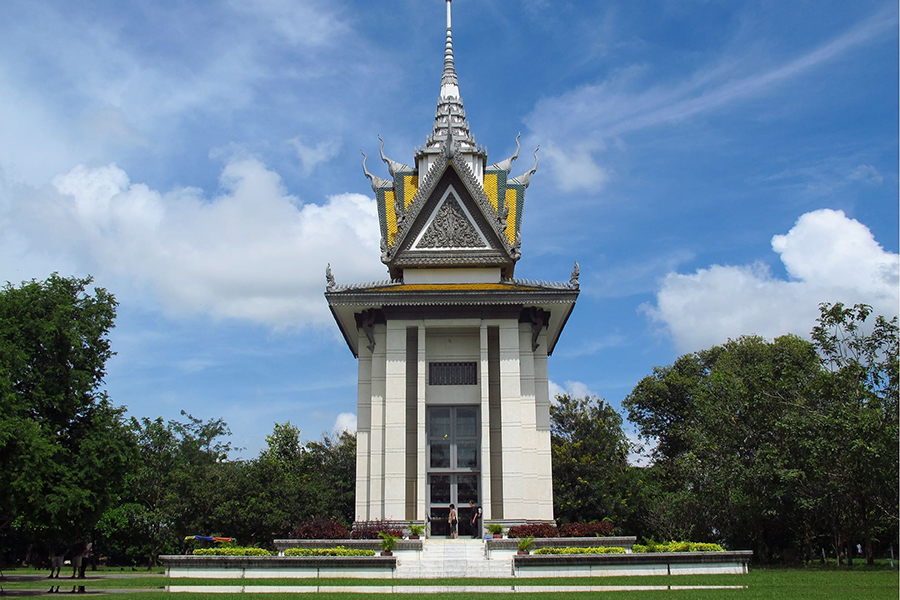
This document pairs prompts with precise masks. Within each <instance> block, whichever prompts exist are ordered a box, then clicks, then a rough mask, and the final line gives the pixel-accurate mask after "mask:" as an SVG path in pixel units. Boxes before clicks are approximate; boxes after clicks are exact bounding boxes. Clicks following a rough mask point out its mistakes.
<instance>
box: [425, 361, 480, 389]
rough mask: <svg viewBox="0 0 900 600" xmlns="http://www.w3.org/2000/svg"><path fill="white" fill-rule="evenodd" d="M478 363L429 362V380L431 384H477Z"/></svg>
mask: <svg viewBox="0 0 900 600" xmlns="http://www.w3.org/2000/svg"><path fill="white" fill-rule="evenodd" d="M476 365H477V363H475V362H433V363H428V381H429V383H430V384H431V385H477V384H478V376H477V373H478V371H477V366H476Z"/></svg>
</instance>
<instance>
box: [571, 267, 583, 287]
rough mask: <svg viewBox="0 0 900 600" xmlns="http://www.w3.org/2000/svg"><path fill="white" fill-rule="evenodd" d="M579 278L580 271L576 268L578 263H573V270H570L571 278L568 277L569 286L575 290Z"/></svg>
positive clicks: (578, 285)
mask: <svg viewBox="0 0 900 600" xmlns="http://www.w3.org/2000/svg"><path fill="white" fill-rule="evenodd" d="M580 276H581V269H580V268H579V267H578V261H577V260H576V261H575V268H574V269H573V270H572V276H571V277H569V285H570V286H572V287H573V288H575V289H576V290H577V289H578V288H579V287H580V284H579V283H578V278H579V277H580Z"/></svg>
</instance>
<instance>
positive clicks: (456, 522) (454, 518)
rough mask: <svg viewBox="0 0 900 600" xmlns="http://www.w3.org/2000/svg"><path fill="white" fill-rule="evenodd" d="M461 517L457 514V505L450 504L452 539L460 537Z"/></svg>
mask: <svg viewBox="0 0 900 600" xmlns="http://www.w3.org/2000/svg"><path fill="white" fill-rule="evenodd" d="M458 527H459V518H458V517H457V514H456V506H455V505H454V504H451V505H450V539H453V540H455V539H459V531H458V529H457V528H458Z"/></svg>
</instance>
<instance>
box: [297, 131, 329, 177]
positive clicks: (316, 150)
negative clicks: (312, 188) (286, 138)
mask: <svg viewBox="0 0 900 600" xmlns="http://www.w3.org/2000/svg"><path fill="white" fill-rule="evenodd" d="M290 144H291V145H292V146H294V148H296V149H297V156H298V157H299V158H300V163H301V164H302V165H303V175H305V176H307V177H308V176H309V175H310V174H311V173H312V172H313V169H315V168H316V166H317V165H319V164H320V163H323V162H325V161H328V160H331V159H332V158H334V157H335V156H337V153H338V151H339V150H340V149H341V141H340V140H339V139H337V138H331V139H328V140H324V141H322V142H319V143H318V144H316V145H315V146H307V145H305V144H304V143H303V142H301V141H300V138H299V137H296V138H294V139H292V140H290Z"/></svg>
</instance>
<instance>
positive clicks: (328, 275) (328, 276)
mask: <svg viewBox="0 0 900 600" xmlns="http://www.w3.org/2000/svg"><path fill="white" fill-rule="evenodd" d="M335 287H337V283H335V281H334V275H333V274H332V272H331V263H328V266H327V267H325V290H326V291H329V292H333V291H334V288H335Z"/></svg>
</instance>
